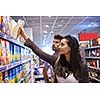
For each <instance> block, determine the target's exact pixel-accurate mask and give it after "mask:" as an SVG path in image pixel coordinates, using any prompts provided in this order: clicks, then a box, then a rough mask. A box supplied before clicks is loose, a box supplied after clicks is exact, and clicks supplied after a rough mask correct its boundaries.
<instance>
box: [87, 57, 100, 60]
mask: <svg viewBox="0 0 100 100" xmlns="http://www.w3.org/2000/svg"><path fill="white" fill-rule="evenodd" d="M85 59H96V60H100V57H85Z"/></svg>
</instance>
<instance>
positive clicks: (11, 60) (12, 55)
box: [10, 43, 15, 63]
mask: <svg viewBox="0 0 100 100" xmlns="http://www.w3.org/2000/svg"><path fill="white" fill-rule="evenodd" d="M14 61H15V60H14V44H13V43H10V63H14Z"/></svg>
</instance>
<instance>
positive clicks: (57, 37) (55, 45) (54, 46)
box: [43, 34, 62, 83]
mask: <svg viewBox="0 0 100 100" xmlns="http://www.w3.org/2000/svg"><path fill="white" fill-rule="evenodd" d="M61 39H62V36H60V35H59V34H57V35H55V36H54V40H53V44H52V50H53V51H54V54H53V55H56V56H58V54H59V50H58V47H59V44H60V41H61ZM49 68H50V70H51V76H52V74H53V68H52V66H50V65H48V63H47V62H46V63H45V64H44V68H43V76H44V80H45V82H46V83H50V81H49V77H48V73H47V71H48V69H49Z"/></svg>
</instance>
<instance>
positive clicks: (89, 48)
mask: <svg viewBox="0 0 100 100" xmlns="http://www.w3.org/2000/svg"><path fill="white" fill-rule="evenodd" d="M98 48H100V46H93V47H88V48H86V49H85V50H91V49H98Z"/></svg>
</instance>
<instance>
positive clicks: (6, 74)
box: [4, 71, 9, 83]
mask: <svg viewBox="0 0 100 100" xmlns="http://www.w3.org/2000/svg"><path fill="white" fill-rule="evenodd" d="M4 83H9V78H8V71H5V72H4Z"/></svg>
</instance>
